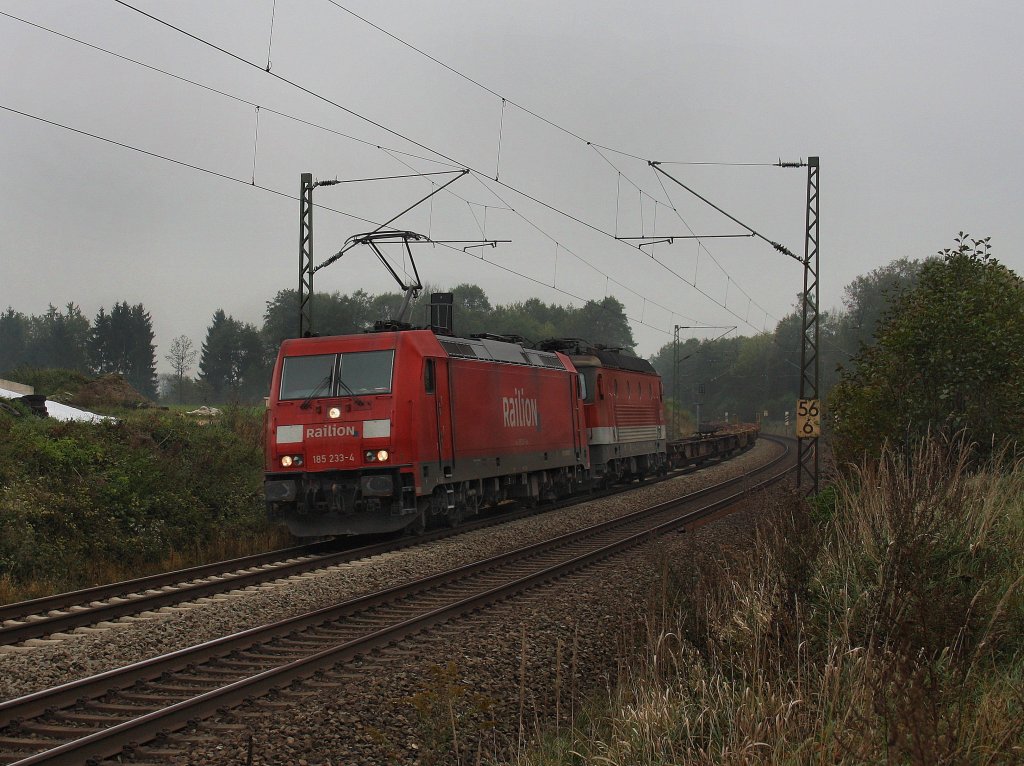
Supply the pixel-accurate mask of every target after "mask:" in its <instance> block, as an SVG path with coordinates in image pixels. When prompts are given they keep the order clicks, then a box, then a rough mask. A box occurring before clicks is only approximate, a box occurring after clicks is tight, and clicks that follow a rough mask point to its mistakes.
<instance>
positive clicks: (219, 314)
mask: <svg viewBox="0 0 1024 766" xmlns="http://www.w3.org/2000/svg"><path fill="white" fill-rule="evenodd" d="M922 266H923V262H921V261H909V260H906V259H901V260H897V261H894V262H893V263H891V264H890V265H888V266H886V267H884V268H881V269H877V270H876V271H873V272H871V273H870V274H867V275H865V276H861V277H858V278H857V279H855V280H854V281H853V282H851V283H850V284H849V285H847V287H846V290H845V293H844V304H843V307H842V308H841V309H839V310H836V311H823V312H822V314H821V344H820V348H819V364H820V370H821V375H822V385H821V394H822V397H823V398H824V396H825V395H826V394H827V392H828V391H829V390H830V389H831V388H832V386H833V385H834V384H835V383H836V382H837V381H838V380H839V377H840V373H839V368H840V367H842V366H847V367H848V366H850V364H851V360H852V359H853V357H854V356H855V355H856V354H857V353H858V352H859V351H860V349H861V348H862V347H863V346H864V345H866V344H870V343H871V342H873V340H874V332H875V328H876V325H877V322H878V319H879V318H880V317H881V316H882V315H883V314H884V312H885V310H886V309H887V307H888V306H889V305H890V301H891V300H893V299H894V298H895V297H897V296H899V295H901V294H903V293H905V292H906V291H907V290H909V289H911V288H913V287H914V285H915V283H916V280H917V276H918V274H919V273H920V270H921V268H922ZM430 292H431V289H429V288H428V289H425V290H424V291H423V292H422V294H421V295H420V296H419V297H418V298H417V299H416V300H414V301H413V303H412V305H411V309H410V311H409V314H408V315H407V317H406V319H407V320H408V321H409V322H411V323H412V324H413V325H414V326H425V325H426V324H428V316H427V310H428V303H429V293H430ZM451 292H452V293H453V294H454V299H455V300H454V307H455V315H454V331H455V333H456V334H457V335H471V334H474V333H485V332H487V333H496V334H502V335H515V336H520V337H522V338H524V339H526V340H527V341H539V340H543V339H545V338H553V337H575V338H583V339H585V340H588V341H590V342H592V343H600V344H603V345H605V346H609V347H613V348H620V349H623V350H625V351H626V352H630V353H632V352H633V351H634V349H635V345H636V343H635V340H634V338H633V333H632V330H631V329H630V326H629V321H628V319H627V318H626V314H625V309H624V306H623V305H622V303H620V302H619V301H618V300H617V299H615V298H612V297H608V298H605V299H603V300H601V301H589V302H587V303H586V304H585V305H583V306H581V307H574V306H560V305H556V304H549V303H545V302H543V301H541V300H538V299H536V298H532V299H529V300H526V301H520V302H513V303H508V304H500V305H492V303H491V302H490V300H489V298H488V297H487V294H486V293H485V292H484V290H483V289H481V288H480V287H479V286H477V285H469V284H463V285H459V286H457V287H455V288H453V289H452V291H451ZM401 303H402V296H401V295H399V294H396V293H387V294H383V295H373V296H371V295H368V294H367V293H366V292H364V291H362V290H356V291H355V292H353V293H351V294H342V293H338V292H335V293H322V294H317V295H315V296H314V299H313V307H312V311H313V326H314V330H315V331H316V332H317V333H318V334H320V335H333V334H346V333H358V332H363V331H364V330H367V329H369V328H371V327H372V326H373V324H374V322H376V321H378V320H381V319H394V318H396V313H397V311H398V309H399V307H400V305H401ZM297 333H298V294H297V291H295V290H281V291H279V292H278V293H277V295H275V296H274V298H273V299H272V300H269V301H267V303H266V309H265V311H264V314H263V319H262V323H261V325H260V326H256V325H255V324H252V323H250V322H244V321H241V320H238V319H235V318H234V317H232V316H230V315H228V314H227V313H226V312H225V311H224V310H223V309H218V310H217V311H215V312H214V314H213V316H212V318H211V321H210V324H209V326H208V327H207V330H206V335H205V338H204V340H203V342H202V344H201V345H199V346H196V345H195V344H194V343H193V341H192V340H191V339H190V338H188V337H186V336H183V335H182V336H178V337H177V338H175V339H174V340H173V341H172V342H171V343H170V345H169V347H168V348H167V349H166V353H165V354H164V356H163V358H164V359H166V360H167V362H168V363H169V365H170V367H171V370H172V373H171V374H169V375H163V376H161V380H160V381H159V383H160V386H159V388H160V390H161V392H162V394H163V395H164V397H165V399H167V400H168V401H171V402H192V403H222V402H231V401H235V402H257V401H259V400H260V399H261V398H262V397H263V396H265V395H266V394H267V389H268V385H269V379H270V372H271V369H272V367H273V363H274V359H275V357H276V355H277V350H278V347H279V346H280V344H281V341H283V340H284V339H286V338H292V337H295V336H296V335H297ZM800 334H801V318H800V314H799V310H798V306H797V307H795V308H794V310H793V311H792V312H791V313H789V314H788V315H787V316H785V317H783V318H782V320H781V321H779V323H778V324H777V325H776V326H775V327H774V328H773V329H770V330H767V331H765V332H762V333H759V334H757V335H754V336H736V335H735V333H733V334H730V335H727V336H726V337H723V338H719V339H716V340H697V339H694V338H690V339H685V340H681V341H680V343H679V345H678V348H675V347H674V346H673V343H672V342H671V341H669V342H668V343H666V344H665V345H664V346H662V348H661V349H659V351H658V352H657V353H656V354H654V355H653V356H652V357H651V361H652V362H653V364H654V366H655V368H656V369H657V370H658V372H659V373H660V374H661V375H662V377H663V378H664V381H665V392H666V397H667V398H668V399H669V400H670V405H669V406H670V409H671V410H673V411H676V410H678V411H680V412H681V413H682V417H681V419H684V420H685V421H688V423H687V424H686V425H692V422H693V421H694V420H695V419H696V409H697V405H698V404H699V405H700V407H701V419H705V420H720V419H723V418H724V417H725V416H726V413H728V416H729V417H730V419H732V418H736V417H738V418H739V419H741V420H744V421H753V420H757V419H760V418H762V417H763V416H764V413H765V412H767V413H768V415H767V417H768V418H769V419H770V420H781V419H782V418H783V413H784V412H785V411H787V410H788V411H790V412H792V411H793V409H794V405H795V399H796V396H797V392H798V388H799V375H800V343H801V339H800ZM155 362H156V348H155V347H154V345H153V330H152V320H151V318H150V315H149V313H148V312H146V311H145V309H144V307H143V306H142V305H141V304H138V305H134V306H132V305H129V304H128V303H124V302H122V303H118V304H115V306H114V307H113V308H112V309H111V310H110V312H109V313H107V312H105V311H104V310H103V309H101V310H100V311H99V313H98V314H97V316H96V318H95V320H94V321H93V322H91V323H90V322H89V320H88V319H87V318H86V317H85V316H83V315H82V312H81V311H80V310H79V309H78V307H77V306H75V305H74V304H69V305H68V306H67V307H66V308H65V309H64V311H58V310H57V309H56V308H54V307H52V306H51V307H50V309H49V310H48V311H47V312H46V313H45V314H43V315H42V316H25V315H23V314H20V313H19V312H16V311H14V310H13V309H10V308H8V309H7V311H6V312H5V313H3V314H0V372H2V371H5V370H11V369H14V368H16V367H19V366H25V367H62V368H67V369H73V370H78V371H82V372H88V373H92V374H102V373H108V372H116V373H120V374H121V375H123V376H124V377H125V378H126V379H127V380H128V382H130V383H131V384H132V385H133V386H134V387H135V388H136V389H138V390H139V391H140V392H141V393H143V394H145V395H147V396H149V397H150V398H155V397H156V394H157V388H158V386H157V383H158V381H157V377H156V372H155V369H156V365H155ZM670 416H671V417H672V419H673V420H674V419H675V417H674V414H673V413H670ZM680 425H681V426H683V427H682V428H681V430H685V428H686V425H683V424H680Z"/></svg>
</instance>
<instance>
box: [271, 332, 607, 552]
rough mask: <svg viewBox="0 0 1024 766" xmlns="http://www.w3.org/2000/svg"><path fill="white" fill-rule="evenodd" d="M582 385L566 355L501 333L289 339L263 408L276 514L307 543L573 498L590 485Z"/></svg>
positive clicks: (379, 334)
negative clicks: (513, 503) (505, 505)
mask: <svg viewBox="0 0 1024 766" xmlns="http://www.w3.org/2000/svg"><path fill="white" fill-rule="evenodd" d="M435 329H436V328H435ZM583 387H584V384H583V383H582V377H581V376H580V375H579V374H578V372H577V370H576V368H575V367H574V365H573V363H572V361H570V359H569V358H568V357H567V356H565V355H564V354H561V353H558V352H554V351H540V350H533V349H529V348H524V347H523V346H522V345H520V344H519V343H515V342H509V341H508V340H503V339H500V338H497V337H481V338H456V337H450V336H446V335H443V334H438V332H436V331H435V330H417V329H401V330H396V331H387V332H373V333H366V334H361V335H345V336H332V337H323V338H316V337H313V338H300V339H294V340H286V341H285V342H284V343H283V344H282V346H281V350H280V353H279V355H278V359H277V363H276V365H275V368H274V376H273V380H272V383H271V390H270V398H269V400H268V413H267V423H266V429H267V439H266V441H267V452H266V481H265V491H266V500H267V507H268V511H269V513H270V515H271V517H272V518H278V519H282V520H284V521H285V522H286V523H287V524H288V526H289V528H290V529H291V531H292V532H293V533H294V534H296V535H299V536H311V535H352V534H367V533H374V532H388V531H395V530H399V529H402V528H410V529H413V530H417V529H421V528H422V527H423V526H424V525H425V524H427V523H428V522H429V521H430V520H431V519H432V518H436V517H441V518H444V519H445V520H447V521H449V522H450V523H455V522H457V521H458V519H459V518H461V517H462V515H464V514H472V513H475V512H476V511H477V510H479V508H481V507H482V506H486V505H490V504H494V503H497V502H499V501H502V500H505V499H510V498H524V499H527V500H529V501H539V500H543V499H547V498H553V497H557V496H561V495H567V494H569V493H571V492H573V491H574V490H575V489H577V488H578V487H580V486H582V485H584V484H585V483H586V482H587V481H588V479H589V478H590V475H589V468H590V452H589V450H588V444H587V434H588V426H589V421H588V419H587V417H585V415H584V403H583V400H584V392H583Z"/></svg>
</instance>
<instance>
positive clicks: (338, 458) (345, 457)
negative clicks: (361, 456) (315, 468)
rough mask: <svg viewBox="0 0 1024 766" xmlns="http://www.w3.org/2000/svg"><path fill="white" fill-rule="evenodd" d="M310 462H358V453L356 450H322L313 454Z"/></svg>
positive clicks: (338, 463)
mask: <svg viewBox="0 0 1024 766" xmlns="http://www.w3.org/2000/svg"><path fill="white" fill-rule="evenodd" d="M310 462H311V463H312V464H313V465H344V464H346V463H355V462H356V453H354V452H322V453H319V454H315V455H312V456H311V457H310Z"/></svg>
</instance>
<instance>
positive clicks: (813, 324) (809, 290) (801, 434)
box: [796, 157, 821, 495]
mask: <svg viewBox="0 0 1024 766" xmlns="http://www.w3.org/2000/svg"><path fill="white" fill-rule="evenodd" d="M806 220H807V225H806V229H805V233H804V292H803V312H802V313H803V319H802V322H801V328H802V332H801V343H800V401H801V403H806V402H814V404H813V407H814V408H815V411H814V412H808V413H800V412H799V411H798V413H797V469H796V470H797V473H796V485H797V487H798V488H803V487H805V486H806V494H808V495H810V494H817V492H818V462H819V461H818V439H819V438H820V436H819V428H818V425H817V423H818V422H819V420H818V419H819V418H820V412H821V405H820V399H819V396H818V392H819V389H818V380H819V378H818V374H819V367H820V365H819V359H818V343H819V340H820V332H819V319H818V305H819V304H818V158H817V157H808V158H807V219H806ZM808 406H810V405H808ZM801 415H810V416H811V418H812V419H813V422H814V423H815V427H814V428H813V429H810V428H809V427H808V426H807V425H806V424H807V423H810V422H811V420H805V421H802V420H801ZM801 423H804V424H805V425H804V427H803V428H801Z"/></svg>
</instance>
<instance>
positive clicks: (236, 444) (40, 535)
mask: <svg viewBox="0 0 1024 766" xmlns="http://www.w3.org/2000/svg"><path fill="white" fill-rule="evenodd" d="M261 423H262V412H261V411H256V410H251V409H236V410H232V411H230V412H228V413H226V415H225V416H224V417H223V418H222V419H220V420H213V421H212V422H210V423H207V424H205V425H204V424H200V423H198V422H195V421H193V420H190V419H189V418H187V417H184V416H181V415H175V414H171V413H167V412H157V411H143V412H138V413H133V414H131V415H129V416H126V417H122V418H121V419H120V420H118V421H117V422H104V423H99V424H92V423H80V422H58V421H54V420H50V419H39V418H34V417H14V416H12V415H9V414H7V413H0V578H4V579H5V580H7V581H8V582H15V583H17V582H28V581H31V580H35V579H47V580H52V581H59V582H63V583H67V584H68V585H69V586H77V585H84V584H87V583H88V582H89V581H90V580H91V579H95V578H96V577H102V572H103V570H104V568H105V567H106V566H110V567H115V568H119V569H121V570H127V571H129V572H130V571H132V570H133V569H145V568H147V567H151V566H152V565H153V564H154V563H156V562H159V561H161V560H162V559H164V558H166V557H168V556H169V555H171V554H172V553H175V552H182V551H194V550H198V549H201V548H205V547H209V546H211V545H214V544H216V543H217V541H219V540H232V539H237V538H244V537H251V536H253V535H258V534H261V533H262V532H263V531H264V530H265V522H264V515H263V503H262V497H261V484H262V447H261V443H260V437H261V433H262V427H261Z"/></svg>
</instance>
